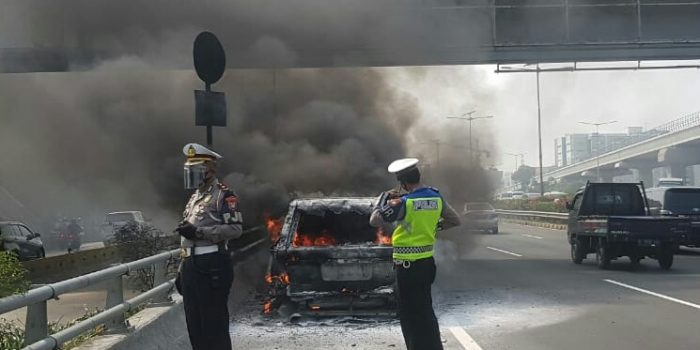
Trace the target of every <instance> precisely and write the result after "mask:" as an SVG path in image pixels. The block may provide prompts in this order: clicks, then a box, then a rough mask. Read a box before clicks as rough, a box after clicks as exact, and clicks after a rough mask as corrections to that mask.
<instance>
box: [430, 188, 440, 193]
mask: <svg viewBox="0 0 700 350" xmlns="http://www.w3.org/2000/svg"><path fill="white" fill-rule="evenodd" d="M428 188H429V189H431V190H433V191H435V192H437V193H440V190H438V189H437V188H435V187H428Z"/></svg>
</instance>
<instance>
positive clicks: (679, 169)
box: [668, 164, 687, 181]
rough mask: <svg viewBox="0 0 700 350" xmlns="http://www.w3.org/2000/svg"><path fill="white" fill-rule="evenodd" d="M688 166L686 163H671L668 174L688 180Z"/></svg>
mask: <svg viewBox="0 0 700 350" xmlns="http://www.w3.org/2000/svg"><path fill="white" fill-rule="evenodd" d="M686 167H687V165H686V164H670V165H669V166H668V174H669V175H670V176H671V177H677V178H681V179H683V180H684V181H685V180H686V176H685V169H686Z"/></svg>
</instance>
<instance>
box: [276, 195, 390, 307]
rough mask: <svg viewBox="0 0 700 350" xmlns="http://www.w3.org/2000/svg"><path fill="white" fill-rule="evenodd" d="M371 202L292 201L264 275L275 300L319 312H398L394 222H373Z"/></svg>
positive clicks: (351, 199)
mask: <svg viewBox="0 0 700 350" xmlns="http://www.w3.org/2000/svg"><path fill="white" fill-rule="evenodd" d="M373 206H374V199H373V198H323V199H299V200H294V201H293V202H292V203H291V204H290V206H289V211H288V213H287V216H286V218H285V220H284V224H283V226H282V229H281V232H280V235H279V239H278V240H277V242H276V244H275V245H274V246H273V247H272V258H271V261H270V268H269V272H268V275H267V277H266V279H267V281H268V282H269V283H271V284H272V285H273V287H272V294H273V295H272V297H273V298H274V299H275V300H276V303H277V306H279V305H281V304H287V305H292V307H293V308H294V311H296V312H299V313H307V314H308V313H313V314H319V315H335V314H353V315H360V314H361V315H379V314H387V313H392V314H393V313H394V311H393V310H395V307H396V305H395V297H394V288H393V284H394V280H395V278H394V269H393V260H392V247H391V237H390V236H389V235H387V234H385V231H386V232H390V231H389V229H390V228H386V229H377V228H374V227H371V226H370V225H369V217H370V214H371V211H372V208H373ZM266 309H267V310H266V311H269V308H268V307H267V305H266Z"/></svg>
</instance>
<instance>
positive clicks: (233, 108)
mask: <svg viewBox="0 0 700 350" xmlns="http://www.w3.org/2000/svg"><path fill="white" fill-rule="evenodd" d="M138 3H139V6H138V8H139V9H140V10H139V11H132V10H133V9H134V8H137V7H136V6H126V5H125V4H124V3H121V2H120V3H119V4H118V5H117V4H116V3H115V5H109V4H108V3H106V4H101V5H99V6H98V5H90V3H88V2H84V1H69V2H67V3H64V4H63V5H62V6H61V7H60V10H61V13H62V14H63V17H61V18H63V19H64V21H63V22H62V27H61V28H62V35H63V39H62V40H63V41H64V43H66V44H67V45H68V46H70V47H73V48H74V50H76V51H77V52H78V53H80V51H81V48H86V47H89V48H90V49H91V50H92V51H93V52H94V51H95V50H96V51H103V52H106V53H108V54H107V55H106V56H107V57H108V58H107V59H104V60H100V59H98V58H94V57H93V58H91V60H90V62H92V63H91V65H90V68H89V69H88V70H87V71H81V72H67V73H55V74H53V73H36V74H22V75H0V123H1V125H2V128H0V150H2V152H4V155H3V160H4V164H5V166H2V167H0V186H2V187H3V188H5V189H7V190H8V192H9V193H10V194H11V196H12V197H13V198H15V199H17V201H18V202H19V203H21V206H19V205H16V204H14V201H13V202H12V203H10V204H8V201H5V203H4V204H2V205H0V216H8V217H10V216H12V217H18V216H19V217H20V218H21V219H24V220H29V221H33V222H36V220H38V219H48V218H49V217H52V216H54V215H58V214H61V215H68V216H83V217H93V218H97V219H96V220H99V218H101V217H102V215H103V214H104V213H105V212H108V211H113V210H143V211H145V213H146V214H147V215H148V216H151V217H154V219H155V220H156V223H157V224H160V225H159V226H161V227H164V228H169V226H168V225H170V226H172V223H174V222H175V220H176V216H177V213H178V212H179V210H181V208H182V204H183V201H184V198H185V197H186V195H187V194H186V193H185V191H184V190H182V183H181V182H182V180H181V171H182V170H181V168H182V159H183V156H182V154H181V152H180V150H181V148H182V145H184V144H185V143H187V142H200V143H204V130H203V129H202V128H196V127H194V126H193V119H194V118H193V111H194V105H193V95H192V90H193V89H198V88H201V87H202V84H201V82H199V81H198V80H197V79H196V75H195V74H194V72H193V71H190V70H186V71H183V70H179V71H172V70H163V69H162V68H160V67H162V66H161V65H160V64H161V63H163V62H161V61H162V60H163V59H164V58H165V60H166V61H170V63H174V64H176V65H179V66H190V65H191V63H190V61H191V54H190V51H189V50H191V43H192V40H193V38H194V36H195V35H196V33H197V32H198V31H199V30H201V29H205V28H204V24H205V23H207V24H208V29H211V28H213V30H214V31H215V32H217V33H219V36H220V37H221V38H222V41H223V43H224V46H225V47H227V49H228V48H230V49H239V48H242V49H241V50H242V51H241V52H247V53H244V54H251V55H256V56H255V57H260V59H263V60H264V59H268V60H270V64H274V61H275V60H295V59H296V57H297V54H296V53H295V50H306V49H310V48H309V47H311V46H313V43H314V41H315V40H319V39H318V38H319V33H317V32H314V28H312V27H309V30H308V37H295V38H284V37H276V36H265V37H260V38H257V40H255V41H254V42H243V41H242V40H243V39H242V38H243V37H244V36H242V35H241V36H239V35H237V34H236V33H242V32H245V30H246V28H249V27H251V26H262V27H266V28H271V29H274V30H271V32H275V33H284V30H283V29H284V28H285V26H292V25H293V26H305V25H310V23H316V22H318V21H324V20H331V19H330V18H332V17H333V16H331V17H328V16H329V15H331V14H339V13H345V14H347V15H348V16H345V17H343V19H342V20H339V21H338V22H337V23H336V24H337V25H335V26H329V25H326V26H325V27H329V28H333V29H332V30H334V31H338V32H339V33H347V34H346V35H345V36H342V35H341V36H340V37H343V38H345V39H347V40H357V38H356V37H355V36H361V37H363V40H364V39H366V36H367V35H368V33H366V32H365V31H363V30H362V27H363V25H362V21H355V20H353V19H360V18H362V19H363V20H367V21H372V22H376V21H379V18H380V16H383V15H387V11H389V10H390V9H392V8H393V7H390V6H389V7H386V8H385V7H383V6H375V7H368V8H367V9H372V11H374V12H367V10H363V7H358V6H355V5H353V4H352V2H347V3H344V4H339V5H337V6H336V5H333V6H331V5H328V4H326V3H325V2H314V1H306V2H302V3H303V4H304V6H301V7H298V8H295V10H294V13H293V14H290V15H289V16H286V17H285V16H279V10H280V9H279V8H276V7H274V6H272V5H273V3H272V2H270V3H262V2H258V1H255V2H245V1H241V2H236V3H235V4H230V5H229V4H228V2H226V4H224V3H223V2H216V1H214V2H208V3H207V5H202V6H194V5H192V6H190V5H185V4H182V3H181V4H178V5H177V6H163V4H162V3H160V2H158V1H156V2H147V3H143V2H138ZM27 4H33V3H32V2H27V3H26V4H24V5H23V6H25V7H24V10H25V13H29V14H35V16H31V15H28V16H27V17H26V18H30V19H33V20H35V21H37V22H36V23H35V24H36V25H37V27H38V28H46V27H51V21H52V20H54V19H52V18H47V17H46V16H43V15H41V13H43V11H46V8H44V7H40V6H38V5H36V4H35V5H27ZM71 5H72V6H71ZM311 5H314V6H311ZM34 6H36V7H34ZM309 6H311V7H309ZM343 11H345V12H343ZM308 16H310V17H309V18H307V17H308ZM185 18H186V20H185ZM305 18H307V19H308V20H309V21H311V22H308V21H307V22H304V19H305ZM408 18H410V16H399V15H397V14H396V13H394V14H393V15H392V16H389V17H387V18H386V20H384V21H382V22H381V23H382V25H383V26H387V27H391V26H395V28H394V30H400V29H398V28H402V27H405V26H407V25H408V24H409V23H405V22H406V21H407V19H408ZM253 19H255V20H254V21H253ZM40 21H46V23H44V22H41V23H44V24H43V27H42V26H39V23H40ZM390 32H391V31H390ZM333 37H339V36H338V35H334V36H333ZM372 40H374V41H376V44H377V45H380V44H385V43H386V44H389V43H391V37H390V36H387V37H378V38H373V39H372ZM288 43H293V44H290V45H291V47H293V48H290V46H289V45H288ZM389 46H390V45H389ZM115 53H118V55H117V56H118V57H114V56H115V55H114V54H115ZM320 54H323V53H320ZM77 56H78V57H79V56H80V54H78V55H77ZM329 59H333V58H332V57H329ZM94 62H100V63H99V64H96V65H95V63H94ZM69 64H70V66H71V67H73V68H76V69H85V66H81V61H79V60H76V61H72V62H69ZM165 66H167V62H166V64H165ZM394 72H395V71H394ZM392 75H395V74H394V73H392V71H391V70H385V69H363V68H357V69H350V68H348V69H297V70H279V69H278V70H229V71H227V72H226V73H225V75H224V78H223V79H222V80H221V81H220V82H219V83H217V84H216V85H214V90H217V91H223V92H225V93H226V94H227V99H228V106H229V110H228V114H229V126H228V127H227V128H218V129H216V128H215V131H214V141H215V149H216V150H217V151H218V152H220V153H222V154H223V155H224V157H225V158H224V160H223V161H222V164H221V169H220V177H221V178H223V179H224V181H225V182H227V183H228V184H229V185H230V186H231V187H232V188H234V189H235V190H236V191H237V192H238V193H239V195H240V196H241V202H242V209H243V211H244V216H245V217H246V218H247V219H248V221H249V222H256V221H258V219H259V218H260V217H261V216H262V215H263V213H266V212H267V213H270V214H272V215H281V214H283V212H284V209H285V207H286V204H287V202H288V200H289V198H290V196H294V195H296V194H309V193H315V194H337V195H348V194H352V195H375V194H377V192H378V191H381V190H384V189H387V188H389V187H393V186H394V185H395V183H394V181H393V179H392V178H391V177H390V176H388V174H386V172H385V170H386V165H387V164H388V163H389V162H390V161H391V160H393V159H395V158H398V157H403V156H406V155H410V153H411V152H413V149H414V148H413V147H411V145H410V143H411V142H413V141H412V140H415V139H416V138H421V139H445V138H446V137H449V136H450V135H451V134H452V133H454V131H449V130H442V129H440V128H436V127H430V128H428V127H424V125H422V124H421V123H418V121H419V120H421V118H422V117H423V112H424V110H425V109H424V108H423V107H422V105H424V104H430V103H431V102H430V101H429V100H426V99H423V98H422V97H423V96H417V95H416V94H415V93H409V92H407V91H406V90H404V89H398V88H397V87H396V86H395V85H393V84H392V78H391V77H392ZM404 75H405V76H408V77H409V78H408V79H409V80H411V81H413V82H415V83H420V82H421V80H422V79H424V78H425V76H426V75H425V72H424V71H423V70H421V69H413V70H410V71H406V72H405V73H404ZM412 135H413V136H412ZM463 152H464V151H459V152H457V151H454V150H453V151H445V152H444V157H445V159H450V157H452V160H453V161H450V162H444V166H438V165H437V164H433V165H431V168H430V173H431V177H430V178H431V180H432V184H433V185H436V186H438V187H440V186H443V185H444V187H445V193H447V196H448V198H450V199H452V198H451V197H450V196H452V193H455V195H454V200H455V201H462V200H464V198H466V197H468V196H469V193H470V192H474V191H477V192H479V193H481V192H484V191H483V189H484V188H486V187H485V186H480V185H478V183H479V180H477V181H474V180H470V181H465V180H464V179H465V177H466V176H469V177H470V178H472V179H479V178H480V176H481V173H482V172H481V170H479V169H478V168H476V167H471V166H467V165H466V164H465V163H464V162H463V161H462V160H463V159H465V157H464V153H463ZM451 153H454V154H455V155H454V156H450V154H451ZM426 162H427V161H426ZM7 165H9V166H7ZM6 197H7V195H6ZM6 197H1V195H0V198H6Z"/></svg>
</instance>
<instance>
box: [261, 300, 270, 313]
mask: <svg viewBox="0 0 700 350" xmlns="http://www.w3.org/2000/svg"><path fill="white" fill-rule="evenodd" d="M263 313H264V314H265V315H269V314H271V313H272V300H268V301H266V302H265V305H263Z"/></svg>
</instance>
